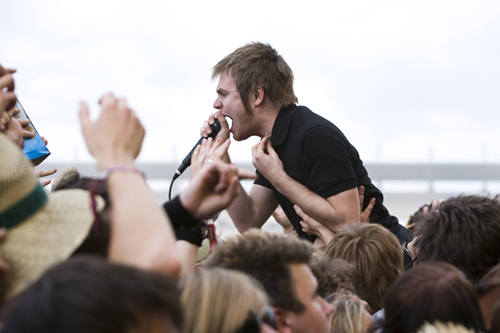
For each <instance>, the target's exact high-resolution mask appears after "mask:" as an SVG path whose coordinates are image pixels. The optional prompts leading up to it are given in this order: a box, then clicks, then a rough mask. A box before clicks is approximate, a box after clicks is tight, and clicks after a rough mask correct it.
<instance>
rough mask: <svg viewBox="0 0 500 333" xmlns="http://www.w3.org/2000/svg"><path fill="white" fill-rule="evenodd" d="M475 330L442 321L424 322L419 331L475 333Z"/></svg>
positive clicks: (426, 332) (430, 332)
mask: <svg viewBox="0 0 500 333" xmlns="http://www.w3.org/2000/svg"><path fill="white" fill-rule="evenodd" d="M474 332H475V331H474V330H470V329H467V328H465V327H464V326H462V325H460V324H457V323H450V322H448V323H442V322H440V321H436V322H434V324H429V323H428V322H426V323H424V325H422V327H421V328H420V329H419V330H418V332H417V333H474Z"/></svg>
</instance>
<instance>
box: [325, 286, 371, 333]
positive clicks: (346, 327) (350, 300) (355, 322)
mask: <svg viewBox="0 0 500 333" xmlns="http://www.w3.org/2000/svg"><path fill="white" fill-rule="evenodd" d="M334 295H335V299H334V300H333V302H332V303H331V304H332V307H333V310H332V314H331V315H330V324H331V326H332V329H331V331H332V332H351V333H364V332H366V330H367V328H368V326H369V325H367V323H365V317H366V316H368V318H370V319H371V317H370V314H369V313H368V311H367V310H366V308H365V304H363V303H362V302H361V301H360V300H359V299H356V298H354V296H353V295H352V294H350V293H348V292H343V293H335V294H334ZM370 323H371V320H370Z"/></svg>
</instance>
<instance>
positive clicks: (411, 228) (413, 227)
mask: <svg viewBox="0 0 500 333" xmlns="http://www.w3.org/2000/svg"><path fill="white" fill-rule="evenodd" d="M406 229H408V230H411V231H415V223H412V224H410V225H409V226H407V227H406Z"/></svg>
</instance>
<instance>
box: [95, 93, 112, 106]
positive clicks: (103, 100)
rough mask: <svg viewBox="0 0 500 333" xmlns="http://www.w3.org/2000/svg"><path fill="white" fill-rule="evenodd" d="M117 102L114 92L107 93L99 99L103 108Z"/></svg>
mask: <svg viewBox="0 0 500 333" xmlns="http://www.w3.org/2000/svg"><path fill="white" fill-rule="evenodd" d="M114 103H115V95H113V94H112V93H106V94H104V95H103V96H102V97H101V99H100V100H99V105H101V106H102V107H103V108H104V106H105V105H109V104H114Z"/></svg>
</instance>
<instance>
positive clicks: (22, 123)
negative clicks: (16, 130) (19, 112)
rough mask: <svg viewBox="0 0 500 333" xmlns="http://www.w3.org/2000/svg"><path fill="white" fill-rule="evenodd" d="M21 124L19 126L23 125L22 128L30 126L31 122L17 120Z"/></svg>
mask: <svg viewBox="0 0 500 333" xmlns="http://www.w3.org/2000/svg"><path fill="white" fill-rule="evenodd" d="M17 121H18V122H19V124H20V125H21V127H26V126H28V125H29V124H30V120H29V119H18V120H17Z"/></svg>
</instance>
